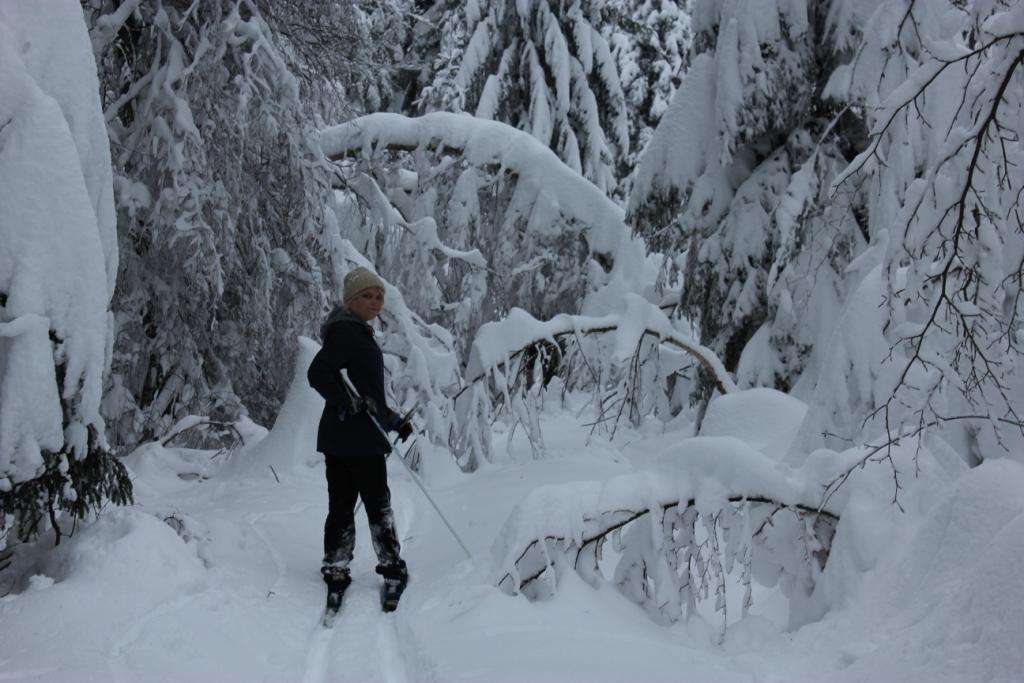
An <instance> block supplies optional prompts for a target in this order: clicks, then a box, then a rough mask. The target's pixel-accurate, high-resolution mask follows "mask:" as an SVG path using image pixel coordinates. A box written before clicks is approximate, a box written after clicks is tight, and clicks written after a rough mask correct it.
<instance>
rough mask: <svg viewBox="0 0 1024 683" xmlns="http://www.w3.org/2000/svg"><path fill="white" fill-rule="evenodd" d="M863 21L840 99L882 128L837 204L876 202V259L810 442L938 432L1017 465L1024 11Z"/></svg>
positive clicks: (947, 8) (838, 82)
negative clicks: (845, 199)
mask: <svg viewBox="0 0 1024 683" xmlns="http://www.w3.org/2000/svg"><path fill="white" fill-rule="evenodd" d="M858 19H859V21H857V22H855V24H854V25H855V27H856V28H857V29H858V34H859V35H862V36H863V39H862V40H861V42H860V44H859V47H858V48H857V54H856V58H855V59H854V60H853V61H852V62H851V63H850V64H849V65H848V66H846V67H844V68H842V69H841V70H839V71H838V72H837V73H836V74H835V76H834V77H833V79H832V81H831V83H830V85H829V90H830V92H833V93H834V94H835V96H836V97H841V98H846V99H848V101H849V102H850V103H851V105H852V106H856V107H857V108H859V109H861V110H862V111H863V112H864V113H865V116H866V118H867V122H868V125H869V126H870V130H871V141H870V145H869V146H868V147H867V149H866V150H865V151H864V152H863V153H862V154H860V155H859V156H858V157H857V158H856V159H854V161H853V162H852V163H851V164H850V166H849V168H848V169H846V171H845V172H844V173H843V174H842V176H840V177H839V178H838V179H837V183H836V189H835V193H836V196H837V197H842V196H844V195H849V194H860V195H863V196H864V197H865V198H866V203H867V207H866V208H867V211H866V218H867V225H866V231H867V233H868V235H869V236H870V240H871V248H870V249H869V251H868V253H866V254H865V255H864V257H863V258H862V259H861V260H860V261H859V262H858V264H856V265H857V271H858V279H859V285H858V288H857V290H855V291H854V293H853V294H852V295H851V297H850V299H849V301H848V303H847V306H846V309H845V310H844V313H843V317H842V319H841V323H840V327H839V329H838V330H837V334H836V338H837V340H839V343H834V344H830V345H828V347H823V348H822V349H821V350H820V354H819V356H820V358H819V365H820V368H821V369H820V371H819V372H820V379H819V381H818V383H817V386H816V389H815V400H814V401H813V402H812V405H814V406H815V409H814V411H813V412H812V414H811V415H810V416H809V419H808V424H807V425H806V427H805V434H804V437H805V438H804V444H803V445H804V447H805V448H806V447H808V446H813V445H814V444H815V443H816V442H817V440H818V437H817V436H816V435H817V434H820V433H821V432H822V431H826V432H831V433H836V434H838V435H839V436H840V437H843V438H858V437H861V438H869V439H870V438H873V437H877V436H878V434H879V433H883V434H884V438H883V439H882V441H883V442H885V441H888V442H890V443H891V442H892V441H894V440H899V439H900V438H901V437H905V436H907V435H911V434H912V435H916V436H924V435H925V434H926V433H927V432H929V431H935V430H934V429H933V428H934V427H937V426H938V427H940V428H941V431H942V433H943V435H944V436H946V437H947V438H949V439H951V440H952V442H953V443H955V444H957V445H958V446H960V448H961V450H962V451H963V452H965V453H969V454H970V457H973V459H974V461H975V462H977V461H978V460H979V459H980V458H981V457H992V456H993V455H995V454H996V453H999V452H1000V451H1001V448H1000V446H1002V447H1003V448H1006V449H1008V451H1009V452H1010V453H1016V452H1019V450H1020V446H1019V444H1020V443H1021V434H1022V429H1024V422H1022V416H1021V410H1022V404H1021V400H1022V399H1024V391H1022V388H1024V385H1022V383H1021V369H1020V346H1019V334H1020V322H1019V320H1020V315H1021V312H1022V311H1021V294H1022V291H1024V287H1022V285H1024V283H1022V277H1024V265H1022V264H1024V234H1022V233H1024V221H1022V218H1021V196H1022V191H1024V172H1022V171H1021V162H1022V161H1024V144H1022V135H1024V116H1022V111H1024V66H1022V65H1024V6H1021V4H1020V3H1016V2H1008V1H1007V2H1001V1H996V2H988V1H985V2H963V3H961V2H930V3H919V2H905V1H902V0H899V1H897V0H892V1H888V2H883V3H880V4H879V5H878V7H877V8H876V9H875V10H874V12H872V13H870V14H868V15H866V16H863V17H859V18H858ZM854 330H856V331H857V335H858V336H859V337H860V340H859V341H858V342H857V343H856V344H854V343H853V342H852V340H851V341H843V340H844V339H850V335H851V333H852V332H853V331H854ZM883 454H884V453H883Z"/></svg>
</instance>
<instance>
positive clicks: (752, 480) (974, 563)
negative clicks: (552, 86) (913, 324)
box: [0, 343, 1024, 682]
mask: <svg viewBox="0 0 1024 683" xmlns="http://www.w3.org/2000/svg"><path fill="white" fill-rule="evenodd" d="M310 344H311V343H303V344H302V347H301V353H303V354H308V353H309V352H310V351H311V350H312V349H311V348H307V347H309V345H310ZM308 391H309V390H308V388H304V387H301V386H300V385H299V383H298V382H296V383H295V384H294V385H293V387H292V390H291V391H290V392H289V396H288V398H287V399H286V403H285V406H286V409H285V410H282V413H281V416H280V417H279V418H278V420H277V422H276V424H275V425H274V428H273V429H272V430H271V431H270V432H269V433H268V434H267V435H266V437H265V438H264V440H263V443H264V444H265V449H266V451H267V452H269V451H271V450H277V451H280V452H278V457H279V459H278V460H277V461H276V464H275V469H277V475H278V476H279V479H280V481H277V480H276V479H275V477H274V476H273V475H272V474H271V473H270V472H269V471H268V470H267V469H266V468H265V467H259V466H255V465H256V464H257V463H255V462H253V463H251V464H252V465H254V466H252V467H250V466H247V465H246V464H245V463H244V462H240V463H238V464H235V463H233V462H231V461H229V463H228V464H227V465H224V466H223V467H222V468H221V466H219V465H213V466H211V467H209V468H208V469H207V470H206V478H203V477H199V478H188V477H184V478H183V477H182V476H180V475H181V474H183V473H184V472H186V471H188V469H189V467H190V463H191V465H192V466H195V465H196V464H199V463H201V462H203V461H204V460H205V461H206V462H209V457H208V454H205V455H204V454H202V453H201V452H198V451H186V450H179V449H172V448H162V447H159V446H158V445H153V446H149V447H147V448H146V449H144V450H143V451H141V452H139V453H137V454H136V455H134V456H133V457H132V458H130V459H129V465H130V467H131V469H132V473H133V477H134V478H135V481H136V491H137V496H138V500H137V502H136V504H135V505H134V506H131V507H128V508H124V509H116V510H109V511H107V512H106V513H105V514H104V515H103V516H102V517H101V518H100V519H99V520H98V521H96V522H93V523H90V524H88V525H85V526H84V527H83V528H81V529H80V530H79V532H78V533H77V534H75V535H74V536H73V537H72V538H70V539H65V540H64V542H62V543H61V545H60V546H59V547H57V548H52V547H50V546H48V545H47V544H45V543H43V544H40V545H39V546H37V547H33V548H29V547H26V546H20V547H19V554H17V555H16V556H15V564H16V565H17V566H18V567H19V568H20V572H21V578H20V579H19V584H18V586H17V587H16V590H13V591H12V592H10V593H9V594H8V595H7V596H6V597H2V598H0V620H2V621H3V623H4V625H5V637H4V638H3V639H2V640H0V661H3V662H4V669H5V675H6V676H7V677H8V678H13V679H29V678H31V679H33V680H46V681H86V680H132V681H157V680H198V679H201V680H209V679H210V678H213V679H216V680H223V681H234V680H238V681H241V680H296V681H312V682H318V681H327V680H367V681H374V680H379V681H471V680H488V681H513V680H537V681H559V680H578V679H586V680H594V681H615V680H651V681H669V680H716V681H752V680H778V681H782V680H822V679H823V678H826V679H827V680H830V681H832V680H837V681H879V680H886V681H887V680H900V681H932V680H949V681H957V680H971V681H1010V680H1014V679H1015V678H1016V677H1017V676H1018V675H1019V673H1020V672H1021V671H1024V659H1022V654H1021V651H1020V648H1019V647H1017V646H1016V643H1017V642H1018V641H1019V638H1020V636H1021V634H1022V633H1024V588H1022V587H1021V584H1020V582H1019V581H1018V580H1017V571H1016V566H1017V558H1019V557H1020V555H1021V553H1022V552H1024V502H1022V501H1021V499H1020V496H1019V492H1020V490H1021V488H1022V486H1024V467H1022V466H1021V465H1019V464H1017V463H1015V462H1012V461H1010V460H1000V461H997V462H992V463H986V464H984V465H982V466H981V467H979V468H976V469H974V470H970V471H962V470H961V471H959V473H956V474H955V475H944V476H943V477H939V479H936V478H935V476H932V475H928V474H927V472H926V473H925V474H923V475H922V478H921V479H920V480H919V482H918V484H917V485H915V486H908V489H907V492H906V495H907V496H908V501H907V502H908V505H907V511H906V512H903V513H900V512H899V511H898V510H896V508H895V507H894V506H892V505H891V503H890V502H889V501H888V500H886V497H887V492H884V491H883V489H884V486H882V485H881V482H884V480H885V472H884V471H883V470H884V467H882V466H880V465H869V467H868V468H867V470H866V471H865V472H864V473H863V474H864V475H865V479H864V480H863V482H862V483H861V484H856V483H855V482H851V483H854V490H853V491H854V492H853V493H852V494H851V495H850V496H848V497H847V499H846V500H845V501H843V502H842V504H841V514H842V515H843V519H842V522H841V524H840V526H839V528H838V531H837V534H836V537H835V540H834V544H833V547H832V553H831V557H830V560H829V564H828V565H827V567H826V571H825V572H824V574H823V575H822V577H821V579H820V582H821V585H820V587H819V588H820V590H819V593H820V595H818V596H817V598H816V599H818V600H819V602H820V605H823V606H824V609H823V611H822V614H820V615H819V616H820V620H817V621H811V623H806V624H805V625H801V626H799V627H797V628H795V629H793V630H792V631H788V630H787V625H786V624H787V609H788V608H787V607H786V599H785V598H783V597H782V595H781V594H780V592H779V591H780V590H781V588H780V587H775V588H771V587H764V586H758V585H756V584H755V593H754V603H753V606H752V607H751V609H750V613H749V614H748V615H747V616H744V617H739V616H738V615H739V614H740V611H739V609H732V610H731V611H730V614H731V615H733V616H732V617H731V618H730V622H729V625H728V628H727V630H726V633H725V638H724V640H723V641H722V642H721V644H719V643H718V640H717V626H715V624H716V623H717V622H716V619H715V617H714V616H713V615H712V613H711V612H707V613H705V614H704V616H695V617H693V618H691V619H689V620H683V621H679V622H676V623H674V624H672V625H669V626H662V625H658V624H657V623H655V622H654V621H653V620H651V618H650V617H649V616H648V615H647V614H646V613H645V612H644V610H642V609H640V608H639V607H638V606H637V605H635V604H634V603H632V602H631V601H630V600H629V599H627V598H626V597H625V596H624V595H622V594H621V593H619V592H618V591H617V590H616V589H615V588H614V587H613V586H612V585H611V584H598V585H597V586H596V587H595V586H594V585H592V584H591V583H590V582H589V581H586V580H584V579H583V578H582V577H580V576H577V575H576V574H575V573H574V572H572V571H568V572H564V573H562V574H561V576H560V578H559V581H558V587H557V590H556V591H555V593H554V594H553V595H552V596H551V598H550V599H549V600H546V601H539V602H530V601H528V600H526V599H525V598H524V597H522V596H509V595H507V594H506V593H504V592H503V591H501V590H500V589H499V588H498V587H496V586H495V585H494V576H493V566H492V564H491V562H492V561H493V559H492V557H491V556H490V555H489V553H488V551H489V549H490V547H491V544H492V542H493V540H494V539H495V538H496V537H501V538H504V537H502V536H501V534H500V533H499V532H500V531H501V529H502V527H503V526H506V530H508V529H519V530H522V529H524V528H526V526H529V525H534V526H536V525H544V524H562V525H565V524H567V523H568V522H567V520H571V519H573V518H574V517H573V515H576V514H578V511H579V510H581V509H582V508H583V507H585V506H586V505H587V500H589V499H590V498H591V497H593V496H598V497H603V503H608V504H619V503H629V502H632V499H635V498H636V497H637V496H638V495H640V494H641V493H643V495H647V496H649V495H650V494H652V493H654V492H656V491H658V490H659V489H666V488H673V487H674V486H676V485H677V484H673V483H672V482H678V481H681V480H679V479H676V478H674V477H673V478H670V477H666V476H664V473H665V472H667V471H670V470H672V469H675V470H676V471H677V472H682V471H689V472H698V471H702V472H704V474H705V475H708V474H711V473H715V476H714V477H712V479H711V480H718V481H721V482H722V483H723V485H726V486H737V485H740V484H744V483H746V484H750V485H755V486H759V487H761V488H762V489H764V490H765V491H767V490H768V489H769V488H771V487H772V486H775V488H776V490H775V493H784V492H785V491H783V490H782V489H784V488H786V487H789V486H791V485H793V484H794V482H795V481H797V480H799V477H797V479H794V478H793V477H794V472H795V471H794V470H788V471H789V475H788V479H787V478H785V477H784V478H780V479H778V480H777V484H775V485H773V484H771V481H772V478H773V476H775V475H772V474H771V473H772V472H775V473H781V472H784V471H787V470H786V469H785V468H784V467H782V466H781V465H780V464H779V463H778V462H777V461H774V460H773V459H772V458H770V457H767V456H766V455H765V454H763V453H759V452H758V451H757V450H755V448H754V446H755V445H757V444H767V443H772V442H774V440H775V439H776V437H777V436H778V434H780V433H781V432H784V431H786V430H785V429H784V427H786V428H788V427H791V426H792V425H793V424H794V423H796V422H797V420H798V419H799V414H800V412H801V406H799V405H797V404H796V403H795V402H794V400H793V399H791V398H790V397H786V396H783V395H779V394H775V393H773V392H767V391H763V390H758V391H748V392H740V393H737V394H733V395H730V396H726V397H724V398H723V399H720V403H721V405H715V404H713V406H714V408H713V409H712V410H710V411H709V414H708V420H710V422H711V425H710V426H708V427H707V428H706V429H707V430H708V431H714V430H722V431H728V430H730V429H731V428H732V427H736V428H737V432H738V433H739V434H740V436H737V435H732V436H724V435H721V436H714V437H711V436H701V437H697V438H686V436H685V434H686V433H687V432H688V431H689V430H690V429H692V427H691V426H689V425H685V424H683V425H678V426H677V427H675V428H674V429H673V430H671V431H668V432H662V431H661V430H660V429H658V430H650V429H647V428H645V427H641V428H640V429H639V430H636V431H631V432H628V433H626V432H624V436H621V437H619V438H617V439H616V440H615V441H614V442H612V443H602V442H601V441H600V440H597V441H594V442H592V443H591V444H590V445H587V439H588V432H589V430H588V429H586V428H583V427H582V424H581V423H584V422H586V421H587V420H588V416H587V415H586V414H578V412H577V410H578V409H577V407H575V406H574V405H572V403H570V405H567V406H566V408H565V409H559V408H557V405H556V404H549V410H548V411H547V412H546V413H545V415H544V418H543V420H544V428H545V430H546V431H547V433H548V434H549V437H548V441H549V449H550V451H551V455H550V457H549V458H547V459H545V460H540V461H527V462H511V461H509V460H507V459H504V458H503V457H501V455H500V454H499V456H498V457H497V459H496V463H495V464H493V465H489V466H486V467H484V468H483V469H482V470H481V471H479V472H477V473H475V474H473V475H462V474H458V473H457V471H455V470H454V469H452V468H450V467H447V468H446V467H443V466H441V463H443V462H450V457H449V456H448V454H447V453H446V452H445V451H443V450H442V449H437V448H434V447H433V446H427V447H425V449H424V450H425V455H424V458H425V462H426V464H427V468H426V471H427V473H428V474H427V477H426V479H427V486H428V487H429V488H430V490H431V491H432V493H433V495H434V496H435V497H436V499H437V500H438V503H439V505H440V507H441V509H442V510H443V511H444V512H445V513H446V514H447V515H448V516H449V518H450V519H451V521H452V523H453V525H454V526H455V528H456V530H457V531H458V532H459V534H460V536H462V537H463V538H464V539H465V540H466V542H467V544H468V545H469V547H470V549H471V550H472V551H473V555H474V557H475V558H476V559H475V560H472V561H470V560H464V559H462V555H461V553H460V551H459V549H458V546H457V545H456V543H455V541H454V540H453V539H452V538H451V537H450V536H449V535H448V532H447V531H446V530H445V528H444V526H443V524H442V523H441V522H440V520H439V519H438V518H437V516H436V514H435V513H434V511H433V510H432V509H431V508H430V507H429V505H428V503H427V501H426V500H425V499H424V498H423V497H422V494H420V493H419V492H418V490H416V489H415V487H414V486H413V485H412V482H411V481H410V480H409V479H408V477H407V475H405V474H404V472H403V471H402V470H401V468H400V467H399V466H398V465H399V464H398V463H397V462H394V460H393V459H392V462H391V463H390V465H389V468H390V473H389V476H390V479H391V481H392V489H393V494H394V505H395V509H396V514H397V518H398V527H399V531H400V536H401V539H402V543H403V548H404V554H405V557H406V559H407V561H408V562H409V564H410V567H411V568H412V582H411V583H410V585H409V588H408V590H407V591H406V594H405V597H404V598H403V602H402V605H401V607H400V608H399V610H398V612H396V613H395V614H394V615H389V616H384V615H382V614H381V613H380V612H379V609H378V607H377V589H376V586H377V584H378V579H377V577H376V576H375V574H374V572H373V565H374V560H373V553H372V550H371V548H370V544H369V541H368V538H367V530H366V527H365V523H364V522H363V518H362V517H361V516H360V517H359V534H358V541H357V550H356V561H355V564H354V583H353V586H352V587H351V588H350V591H349V594H348V595H347V597H346V604H345V606H344V607H343V610H342V613H341V616H340V618H339V620H338V623H337V624H336V626H335V628H334V630H333V631H324V630H323V629H321V628H320V627H319V625H318V620H319V615H320V609H321V602H322V600H323V588H322V584H321V582H320V579H319V576H318V572H317V569H318V563H319V552H320V533H321V529H322V521H323V515H324V513H325V508H326V491H325V486H324V483H323V465H322V461H321V460H320V458H319V457H318V456H317V455H316V454H315V453H313V452H312V451H311V446H310V444H311V443H312V439H313V437H314V433H315V432H314V430H315V420H313V419H311V418H310V412H311V410H312V408H313V407H312V406H311V405H309V404H308V403H307V398H308V396H307V394H308ZM726 399H727V400H726ZM314 412H315V411H314ZM776 422H778V423H780V424H776ZM496 428H497V429H502V427H501V426H500V425H496ZM495 441H496V443H502V442H503V440H502V439H496V440H495ZM272 445H273V448H271V446H272ZM289 448H291V449H293V450H292V451H291V452H287V449H289ZM253 449H259V444H257V445H255V446H254V447H253ZM402 450H403V449H402V448H399V451H402ZM256 452H258V451H257V450H253V451H251V452H250V453H249V455H248V456H246V455H245V454H244V452H242V453H236V454H234V455H232V456H231V457H232V458H237V459H238V460H239V461H242V460H245V459H246V458H252V457H254V454H255V453H256ZM843 457H846V456H844V455H843V454H839V455H837V454H835V453H826V452H822V453H820V454H818V455H817V456H816V457H813V458H809V460H808V464H807V465H806V466H805V468H804V471H805V472H810V471H812V470H814V468H818V467H821V468H823V469H822V471H825V470H826V469H827V470H832V469H834V467H835V466H836V465H837V462H836V460H837V458H839V459H840V460H842V459H843ZM658 463H660V465H659V464H658ZM659 467H660V468H661V469H658V468H659ZM780 467H781V468H782V469H780ZM232 468H234V469H232ZM665 468H669V469H665ZM679 468H682V469H679ZM926 469H927V467H926ZM229 470H230V471H231V474H230V475H228V474H227V472H228V471H229ZM872 470H877V476H875V475H872V474H871V471H872ZM932 471H933V473H934V469H933V470H932ZM432 472H433V473H434V474H433V475H431V474H430V473H432ZM659 472H660V473H661V474H658V473H659ZM868 475H870V476H868ZM936 476H937V475H936ZM684 479H685V478H684ZM711 480H709V481H711ZM584 481H589V482H591V483H581V482H584ZM638 481H643V482H644V484H643V486H635V485H634V484H635V483H636V482H638ZM786 482H788V483H786ZM876 485H877V486H878V489H877V490H876ZM697 489H700V490H703V491H704V495H708V496H714V495H715V493H714V491H715V487H713V486H712V487H705V488H704V489H701V488H700V487H697ZM697 489H695V490H697ZM919 489H921V490H922V491H923V490H924V489H927V491H928V492H929V493H928V495H927V496H919V498H920V501H921V504H920V505H912V504H910V498H912V497H914V496H917V495H918V494H917V493H915V491H918V490H919ZM672 495H679V490H678V488H674V489H673V490H672ZM698 495H701V494H700V493H699V492H698ZM538 498H547V499H549V500H550V502H551V504H552V505H553V506H554V507H552V508H549V509H548V511H549V512H550V513H551V514H546V515H543V516H542V515H541V514H540V511H541V510H543V509H545V508H543V507H537V506H536V505H533V503H534V502H535V501H537V500H538ZM925 499H927V501H925ZM556 513H557V514H556ZM576 518H577V519H578V517H576ZM527 523H528V524H527ZM176 531H177V533H176ZM569 531H571V533H573V534H576V535H578V534H579V533H580V529H579V528H575V529H573V528H571V525H570V527H569ZM499 547H500V546H499ZM936 558H941V559H942V561H940V562H936V561H935V559H936ZM740 589H741V587H740V586H736V585H732V586H730V588H729V590H730V591H733V592H734V593H736V594H738V593H739V592H740ZM730 599H731V598H730ZM819 609H820V607H819ZM54 642H60V643H61V647H60V648H56V649H55V648H54V647H53V646H52V643H54Z"/></svg>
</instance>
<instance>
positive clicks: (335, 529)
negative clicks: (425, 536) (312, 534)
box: [321, 455, 405, 580]
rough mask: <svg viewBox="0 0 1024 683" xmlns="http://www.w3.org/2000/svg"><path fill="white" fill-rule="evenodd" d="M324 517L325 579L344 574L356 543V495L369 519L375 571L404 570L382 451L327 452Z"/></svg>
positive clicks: (347, 569) (396, 571)
mask: <svg viewBox="0 0 1024 683" xmlns="http://www.w3.org/2000/svg"><path fill="white" fill-rule="evenodd" d="M325 460H326V462H327V496H328V509H327V521H326V522H324V564H323V568H322V570H321V571H322V572H323V575H324V579H325V580H329V579H331V578H334V577H339V576H347V575H348V572H349V563H350V562H352V551H353V549H354V548H355V544H356V523H355V508H356V499H357V498H362V500H363V507H365V508H366V517H367V519H368V520H369V522H370V535H371V538H372V540H373V549H374V550H375V551H376V553H377V562H378V563H379V564H378V568H377V571H378V572H379V573H381V574H384V575H385V576H387V575H389V574H401V575H404V574H405V562H403V561H402V558H401V546H400V545H399V543H398V534H397V532H396V531H395V515H394V512H392V510H391V490H390V489H388V474H387V464H386V461H385V459H384V456H383V455H366V456H344V455H341V456H339V455H327V456H326V457H325Z"/></svg>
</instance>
